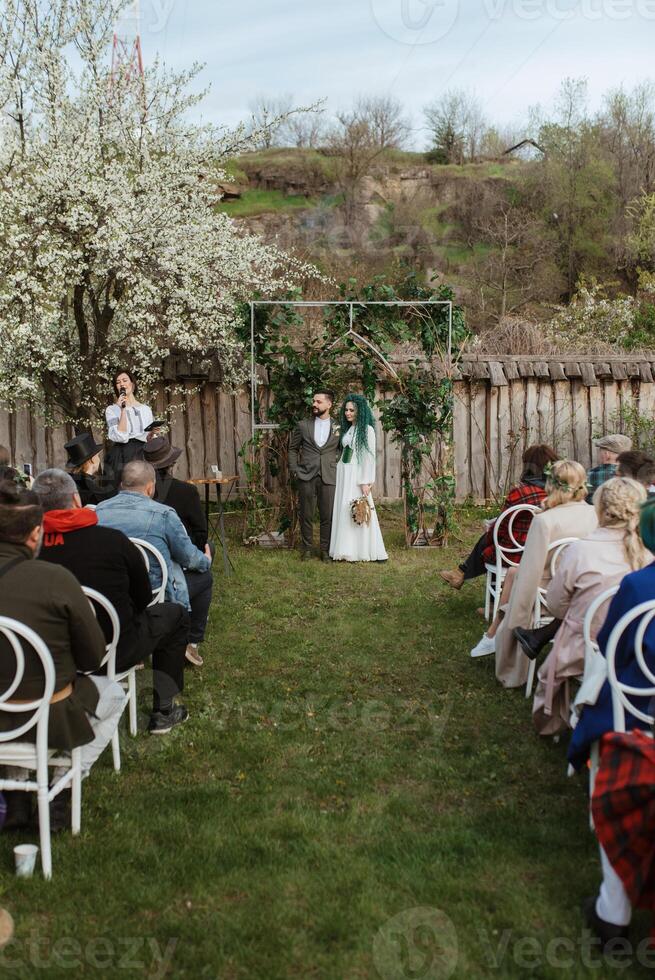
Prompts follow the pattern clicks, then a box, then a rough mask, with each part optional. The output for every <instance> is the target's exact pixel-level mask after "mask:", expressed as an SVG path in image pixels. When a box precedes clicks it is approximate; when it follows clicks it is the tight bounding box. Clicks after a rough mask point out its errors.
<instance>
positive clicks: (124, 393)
mask: <svg viewBox="0 0 655 980" xmlns="http://www.w3.org/2000/svg"><path fill="white" fill-rule="evenodd" d="M118 396H119V398H122V399H123V400H122V402H121V408H125V398H126V396H127V390H126V389H125V388H119V389H118Z"/></svg>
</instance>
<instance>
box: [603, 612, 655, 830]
mask: <svg viewBox="0 0 655 980" xmlns="http://www.w3.org/2000/svg"><path fill="white" fill-rule="evenodd" d="M639 618H641V622H640V623H639V626H638V627H637V632H636V633H635V648H634V653H635V657H636V660H637V663H638V664H639V667H640V669H641V672H642V674H643V675H644V677H645V678H646V680H647V681H648V682H649V683H650V687H631V686H630V685H629V684H624V683H623V681H620V680H619V678H618V677H617V674H616V650H617V647H618V645H619V642H620V640H621V637H622V635H623V633H624V632H625V631H626V629H627V628H628V627H629V626H630V624H631V623H634V621H635V620H636V619H639ZM654 618H655V599H649V600H648V601H647V602H640V603H639V605H638V606H635V607H634V608H633V609H630V610H628V612H627V613H625V614H624V615H623V616H621V618H620V620H619V621H618V623H616V625H615V626H614V629H613V630H612V632H611V633H610V635H609V638H608V640H607V648H606V650H605V660H606V661H607V680H608V682H609V685H610V690H611V692H612V730H613V731H615V732H625V730H626V720H625V712H626V709H627V710H628V711H629V712H630V713H631V714H632V715H634V717H635V718H639V719H640V720H641V721H643V722H645V724H647V725H648V726H649V728H651V729H652V726H653V724H654V723H655V716H653V715H651V714H647V713H646V712H645V711H642V710H641V708H637V707H636V705H635V704H634V703H633V702H632V701H631V700H630V699H631V698H634V697H642V698H643V697H646V698H653V697H655V674H653V672H652V671H651V669H650V668H649V667H648V665H647V664H646V660H645V658H644V636H645V634H646V630H647V629H648V627H649V626H650V624H651V622H652V621H653V619H654ZM590 762H591V766H590V770H589V799H590V800H591V797H592V796H593V793H594V786H595V783H596V774H597V773H598V762H599V745H598V742H594V743H593V745H592V747H591V752H590ZM591 826H592V829H593V820H591Z"/></svg>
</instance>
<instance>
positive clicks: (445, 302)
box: [250, 299, 453, 438]
mask: <svg viewBox="0 0 655 980" xmlns="http://www.w3.org/2000/svg"><path fill="white" fill-rule="evenodd" d="M257 306H293V307H294V308H300V309H303V308H304V309H308V308H312V307H313V308H317V307H320V308H324V307H326V306H347V307H348V319H349V325H348V329H347V330H346V331H345V332H344V333H343V334H342V337H353V338H354V339H355V340H356V342H357V343H358V344H363V345H364V346H365V347H368V348H369V349H370V350H371V351H372V352H373V353H374V354H375V356H376V357H377V358H378V360H379V361H380V363H381V364H383V365H384V367H385V368H386V369H387V371H389V373H390V374H391V375H392V377H394V378H396V379H398V374H397V372H396V370H395V368H393V367H392V365H391V364H390V363H389V361H388V360H387V359H386V357H385V356H384V354H383V353H382V351H380V350H378V348H377V347H376V346H375V344H372V343H371V341H370V340H367V339H366V337H362V336H361V334H358V333H357V331H356V330H355V329H354V326H353V324H354V309H355V307H356V306H358V307H362V306H365V307H368V306H396V307H401V308H403V307H405V308H407V307H416V308H418V307H421V306H447V307H448V353H447V367H448V370H450V368H451V367H452V362H453V301H452V300H450V299H423V300H388V301H384V300H371V301H370V302H356V301H349V300H316V301H311V300H293V301H289V302H285V301H284V300H279V299H257V300H251V302H250V413H251V423H252V436H253V438H254V436H255V433H256V432H260V431H264V432H266V431H273V430H274V429H279V428H280V426H279V425H278V424H277V423H275V422H257V421H256V419H257V361H256V357H255V308H256V307H257ZM335 343H336V341H335ZM332 346H334V344H333V345H332ZM328 350H329V348H328Z"/></svg>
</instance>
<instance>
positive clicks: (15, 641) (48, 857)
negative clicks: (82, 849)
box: [0, 616, 82, 878]
mask: <svg viewBox="0 0 655 980" xmlns="http://www.w3.org/2000/svg"><path fill="white" fill-rule="evenodd" d="M0 633H1V634H2V635H3V636H4V637H5V639H6V640H7V642H8V643H9V645H10V647H11V649H12V651H13V654H14V657H15V658H16V673H15V676H14V679H13V681H12V683H11V684H10V685H9V687H8V688H7V690H6V691H5V692H4V693H3V694H2V695H1V696H0V711H4V712H6V713H8V714H17V713H24V712H29V713H30V714H31V717H30V718H29V719H28V720H27V721H25V722H23V723H22V724H20V725H18V726H17V727H16V728H14V729H12V730H10V731H7V732H0V764H1V765H6V766H20V767H22V768H24V769H34V770H35V772H36V780H33V779H32V780H25V781H21V780H17V779H4V778H0V790H23V791H24V792H27V793H36V796H37V804H38V810H39V838H40V844H41V867H42V869H43V876H44V878H52V851H51V847H50V802H51V800H53V799H54V798H55V796H57V795H58V794H59V793H61V791H62V790H64V789H66V788H67V787H68V786H70V787H71V789H72V819H71V830H72V833H73V834H79V832H80V826H81V821H82V769H81V759H80V750H79V748H76V749H73V750H72V752H71V754H70V756H68V755H63V756H59V755H57V754H56V752H55V751H54V750H51V749H49V748H48V720H49V717H50V701H51V699H52V696H53V693H54V689H55V666H54V663H53V662H52V656H51V655H50V651H49V650H48V648H47V646H46V645H45V643H44V642H43V640H42V639H41V638H40V637H39V636H38V635H37V634H36V633H35V632H34V630H32V629H30V628H29V626H25V625H24V624H23V623H19V622H18V621H17V620H15V619H10V618H9V617H8V616H0ZM24 644H27V645H29V646H30V647H31V648H32V650H33V651H34V653H36V655H37V656H38V658H39V660H40V661H41V665H42V668H43V674H44V681H43V694H42V695H41V696H40V697H39V698H36V699H35V700H34V701H29V702H20V701H12V700H11V698H12V695H13V694H14V693H15V692H16V690H17V689H18V687H19V685H20V684H21V682H22V680H23V675H24V673H25V653H24V650H23V645H24ZM33 728H36V742H35V743H34V744H31V743H30V742H21V741H19V740H20V739H21V738H22V737H23V736H24V735H26V734H27V733H28V732H29V731H31V730H32V729H33ZM49 766H57V767H61V768H65V769H66V772H65V773H64V775H63V776H62V777H61V778H60V779H58V780H57V782H56V783H55V784H54V785H53V786H49V780H48V767H49Z"/></svg>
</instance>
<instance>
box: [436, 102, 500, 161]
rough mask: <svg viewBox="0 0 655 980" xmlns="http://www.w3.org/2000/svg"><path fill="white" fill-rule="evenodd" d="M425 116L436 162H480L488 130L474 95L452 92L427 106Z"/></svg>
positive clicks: (480, 105) (480, 104)
mask: <svg viewBox="0 0 655 980" xmlns="http://www.w3.org/2000/svg"><path fill="white" fill-rule="evenodd" d="M423 113H424V117H425V122H426V124H427V128H428V130H429V132H430V138H431V142H432V146H431V149H430V153H431V155H432V158H433V160H434V161H435V163H459V164H461V163H465V162H466V161H467V160H477V159H478V157H479V155H480V151H481V148H482V143H483V139H484V135H485V132H486V130H487V128H488V127H487V124H486V122H485V119H484V114H483V112H482V103H481V102H480V100H479V99H478V97H477V96H476V95H475V93H473V92H470V91H468V90H467V89H463V88H453V89H449V90H448V91H447V92H445V93H444V94H443V96H441V97H440V98H438V99H435V100H434V101H433V102H431V103H429V104H428V105H426V107H425V109H424V110H423Z"/></svg>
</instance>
